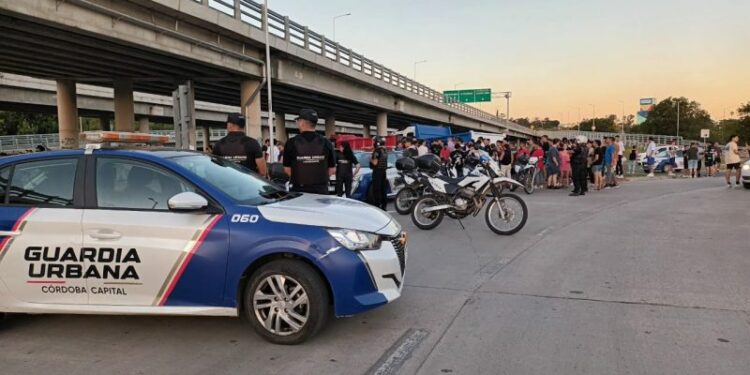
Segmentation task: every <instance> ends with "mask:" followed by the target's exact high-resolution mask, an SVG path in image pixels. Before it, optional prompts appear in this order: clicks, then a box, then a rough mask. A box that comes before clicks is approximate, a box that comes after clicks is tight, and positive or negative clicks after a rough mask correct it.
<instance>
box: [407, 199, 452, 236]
mask: <svg viewBox="0 0 750 375" xmlns="http://www.w3.org/2000/svg"><path fill="white" fill-rule="evenodd" d="M438 204H439V203H438V201H437V200H435V198H433V197H431V196H429V195H428V196H425V197H422V198H420V199H419V200H417V201H416V202H415V203H414V207H412V209H411V221H412V222H413V223H414V225H416V226H417V228H419V229H423V230H430V229H434V228H435V227H437V226H438V225H440V222H441V221H443V217H444V215H445V214H444V213H443V211H442V210H440V211H431V212H423V210H424V209H426V208H430V207H435V206H437V205H438Z"/></svg>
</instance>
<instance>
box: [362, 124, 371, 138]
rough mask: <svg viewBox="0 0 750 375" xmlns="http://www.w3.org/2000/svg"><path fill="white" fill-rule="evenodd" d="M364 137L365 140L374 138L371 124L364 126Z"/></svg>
mask: <svg viewBox="0 0 750 375" xmlns="http://www.w3.org/2000/svg"><path fill="white" fill-rule="evenodd" d="M362 136H363V137H365V138H370V137H372V135H370V125H369V124H365V125H362Z"/></svg>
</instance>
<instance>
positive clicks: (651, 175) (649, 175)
mask: <svg viewBox="0 0 750 375" xmlns="http://www.w3.org/2000/svg"><path fill="white" fill-rule="evenodd" d="M646 176H648V177H654V174H653V173H649V174H647V175H646Z"/></svg>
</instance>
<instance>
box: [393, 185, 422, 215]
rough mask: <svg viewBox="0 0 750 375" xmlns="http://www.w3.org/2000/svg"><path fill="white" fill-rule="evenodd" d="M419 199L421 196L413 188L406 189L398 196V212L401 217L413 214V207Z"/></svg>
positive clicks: (396, 202)
mask: <svg viewBox="0 0 750 375" xmlns="http://www.w3.org/2000/svg"><path fill="white" fill-rule="evenodd" d="M418 198H419V194H418V193H417V191H416V190H414V189H412V188H408V187H405V188H403V189H401V190H400V191H399V192H398V194H396V201H395V202H394V205H395V206H396V212H398V213H399V214H400V215H408V214H409V212H411V206H412V205H414V201H416V200H417V199H418Z"/></svg>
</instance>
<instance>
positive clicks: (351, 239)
mask: <svg viewBox="0 0 750 375" xmlns="http://www.w3.org/2000/svg"><path fill="white" fill-rule="evenodd" d="M328 233H329V234H330V235H331V237H333V238H334V239H336V241H338V243H340V244H341V246H343V247H345V248H347V249H349V250H373V249H378V248H380V236H378V235H377V234H373V233H367V232H360V231H358V230H353V229H329V230H328Z"/></svg>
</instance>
